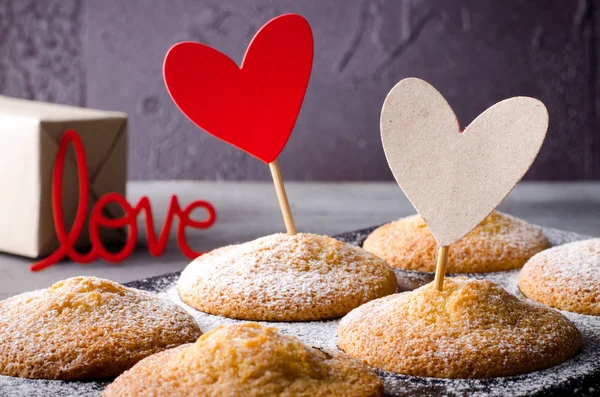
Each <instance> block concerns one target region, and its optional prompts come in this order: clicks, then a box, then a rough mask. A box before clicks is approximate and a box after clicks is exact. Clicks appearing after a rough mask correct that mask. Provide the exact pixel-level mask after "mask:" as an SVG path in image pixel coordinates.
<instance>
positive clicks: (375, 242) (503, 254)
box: [363, 212, 550, 274]
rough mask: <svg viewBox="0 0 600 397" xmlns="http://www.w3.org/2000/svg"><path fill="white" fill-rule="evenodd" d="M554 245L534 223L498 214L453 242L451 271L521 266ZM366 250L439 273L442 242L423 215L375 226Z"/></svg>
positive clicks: (408, 266)
mask: <svg viewBox="0 0 600 397" xmlns="http://www.w3.org/2000/svg"><path fill="white" fill-rule="evenodd" d="M549 246H550V244H549V243H548V240H547V239H546V237H545V236H544V234H543V233H542V232H541V230H539V229H538V228H536V227H535V226H532V225H530V224H529V223H527V222H525V221H523V220H521V219H517V218H514V217H512V216H510V215H506V214H503V213H501V212H493V213H492V214H491V215H490V216H488V217H487V218H486V219H485V220H484V221H483V222H481V224H479V226H477V227H476V228H475V229H473V231H472V232H471V233H469V234H467V235H466V236H465V237H463V238H462V239H461V240H459V241H457V242H455V243H453V244H451V245H450V248H449V252H448V264H447V266H446V271H447V272H448V273H450V274H452V273H487V272H497V271H503V270H512V269H519V268H521V267H522V266H523V265H524V264H525V262H527V260H528V259H529V258H531V257H532V256H533V255H535V254H537V253H538V252H540V251H542V250H544V249H546V248H548V247H549ZM363 248H364V249H366V250H367V251H369V252H372V253H374V254H375V255H377V256H379V257H380V258H383V259H385V260H386V261H387V262H388V263H389V264H390V265H391V266H393V267H396V268H400V269H404V270H414V271H419V272H435V266H436V258H437V250H438V246H437V243H436V241H435V239H434V237H433V235H432V234H431V232H430V231H429V228H428V227H427V224H426V223H425V222H424V221H423V218H421V217H420V216H419V215H413V216H409V217H407V218H403V219H400V220H397V221H394V222H391V223H388V224H385V225H383V226H381V227H379V228H377V229H375V230H374V231H373V232H372V233H371V234H370V235H369V236H368V237H367V239H366V240H365V242H364V244H363Z"/></svg>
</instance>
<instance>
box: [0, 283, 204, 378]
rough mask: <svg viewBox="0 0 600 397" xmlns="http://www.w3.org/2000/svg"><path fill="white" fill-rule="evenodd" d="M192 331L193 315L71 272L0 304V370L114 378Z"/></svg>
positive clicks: (194, 330) (37, 375)
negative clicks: (59, 279) (51, 283)
mask: <svg viewBox="0 0 600 397" xmlns="http://www.w3.org/2000/svg"><path fill="white" fill-rule="evenodd" d="M200 335H201V332H200V328H199V327H198V325H197V324H196V323H195V322H194V319H193V318H192V317H191V316H190V315H188V314H187V313H186V312H185V311H184V310H183V309H181V308H180V307H178V306H177V305H175V304H174V303H172V302H170V301H167V300H164V299H161V298H159V297H158V296H156V295H154V294H151V293H148V292H144V291H139V290H136V289H133V288H127V287H124V286H122V285H120V284H117V283H115V282H113V281H109V280H103V279H99V278H95V277H75V278H70V279H67V280H64V281H59V282H57V283H56V284H54V285H52V286H51V287H50V288H48V289H45V290H38V291H33V292H28V293H25V294H21V295H17V296H14V297H12V298H8V299H6V300H4V301H2V302H0V374H2V375H9V376H19V377H24V378H42V379H62V380H84V379H100V378H106V377H114V376H117V375H119V374H120V373H122V372H123V371H125V370H126V369H129V368H130V367H132V366H133V365H134V364H135V363H137V362H138V361H139V360H141V359H142V358H144V357H146V356H149V355H151V354H154V353H156V352H159V351H162V350H164V349H168V348H171V347H175V346H178V345H181V344H183V343H189V342H192V341H195V340H196V339H197V338H198V337H199V336H200Z"/></svg>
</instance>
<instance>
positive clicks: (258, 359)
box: [104, 323, 383, 397]
mask: <svg viewBox="0 0 600 397" xmlns="http://www.w3.org/2000/svg"><path fill="white" fill-rule="evenodd" d="M382 391H383V387H382V384H381V381H380V380H379V378H377V376H376V375H375V374H374V373H372V372H371V371H370V370H368V369H367V368H366V367H365V366H363V365H362V364H360V363H358V362H356V361H354V360H352V359H350V358H349V357H347V356H346V355H344V354H342V353H334V354H328V353H325V352H322V351H320V350H318V349H314V348H311V347H308V346H306V345H304V344H303V343H302V342H300V340H299V339H298V338H296V337H293V336H287V335H282V334H280V333H279V332H278V331H277V329H276V328H271V327H263V326H260V325H258V324H254V323H244V324H234V325H228V326H219V327H217V328H215V329H214V330H213V331H211V332H209V333H207V334H205V335H203V336H202V337H201V338H200V339H198V341H197V342H196V343H194V344H189V345H185V346H181V347H179V348H176V349H172V350H168V351H166V352H163V353H159V354H156V355H154V356H151V357H148V358H147V359H145V360H143V361H141V362H140V363H139V364H137V365H136V366H135V367H133V368H132V369H131V370H129V371H127V372H125V373H124V374H123V375H121V376H120V377H118V378H117V379H116V380H115V382H114V383H112V384H111V385H109V386H108V387H107V388H106V390H105V392H104V396H105V397H111V396H145V395H160V396H197V395H199V393H200V394H201V395H202V396H246V397H255V396H290V397H292V396H295V397H302V396H307V397H308V396H311V397H312V396H355V397H360V396H373V397H374V396H380V395H382Z"/></svg>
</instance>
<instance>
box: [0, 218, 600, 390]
mask: <svg viewBox="0 0 600 397" xmlns="http://www.w3.org/2000/svg"><path fill="white" fill-rule="evenodd" d="M373 229H374V228H368V229H363V230H358V231H355V232H349V233H344V234H341V235H338V236H335V237H336V238H338V239H339V240H342V241H345V242H348V243H350V244H353V245H358V246H360V245H361V244H362V242H363V241H364V239H365V238H366V237H367V235H368V234H369V233H370V232H371V231H373ZM543 231H544V234H545V235H546V236H547V237H548V239H549V240H550V243H551V244H552V245H553V246H554V245H561V244H565V243H568V242H572V241H577V240H584V239H587V238H590V237H588V236H583V235H579V234H575V233H570V232H564V231H560V230H556V229H545V228H544V229H543ZM396 273H397V275H398V278H399V280H400V281H399V284H400V289H401V290H411V289H414V288H417V287H418V286H420V285H423V284H426V283H428V282H430V281H431V280H432V279H433V274H430V273H420V272H412V271H402V270H397V271H396ZM179 274H180V273H179V272H177V273H170V274H166V275H163V276H158V277H152V278H148V279H144V280H138V281H133V282H131V283H127V284H126V285H128V286H130V287H135V288H139V289H143V290H147V291H152V292H156V293H159V294H160V295H163V296H165V297H167V298H168V299H171V300H173V301H174V302H176V303H177V304H179V305H181V306H182V307H183V308H184V309H186V310H187V311H188V312H189V313H190V314H191V315H193V316H194V318H195V319H196V321H197V322H198V323H199V325H200V328H201V329H202V331H203V332H207V331H209V330H211V329H212V328H214V327H215V326H217V325H220V324H229V323H234V322H237V321H239V320H233V319H228V318H224V317H220V316H213V315H209V314H206V313H202V312H199V311H197V310H195V309H193V308H191V307H189V306H187V305H185V304H184V303H183V302H181V300H179V297H178V295H177V293H176V291H175V283H176V281H177V279H178V278H179ZM517 274H518V272H517V271H510V272H497V273H487V274H485V275H484V274H470V275H469V276H470V277H476V278H489V279H492V280H494V281H496V282H498V283H500V284H502V285H503V286H504V287H505V288H507V289H508V290H509V291H510V292H512V293H514V294H517V295H520V292H519V290H518V288H517V286H516V275H517ZM563 313H564V314H565V315H566V316H567V317H569V318H570V319H571V320H572V321H574V322H575V323H576V324H577V326H578V328H579V329H580V330H581V332H582V334H583V339H584V347H583V348H582V350H581V352H579V354H578V355H577V356H575V357H574V358H573V359H571V360H569V361H567V362H565V363H563V364H560V365H558V366H555V367H553V368H549V369H546V370H543V371H537V372H533V373H530V374H525V375H520V376H514V377H506V378H493V379H476V380H468V379H434V378H421V377H414V376H405V375H398V374H393V373H389V372H385V371H377V373H378V375H379V376H380V377H381V378H382V380H383V382H384V386H385V392H386V395H387V396H508V395H510V396H563V395H569V396H570V395H578V396H598V395H600V358H599V357H600V317H595V316H585V315H579V314H574V313H568V312H563ZM338 322H339V320H332V321H314V322H303V323H273V322H271V323H266V324H268V325H271V326H276V327H278V328H279V329H280V330H281V332H283V333H286V334H291V335H296V336H298V337H299V338H300V339H302V340H303V341H304V342H305V343H308V344H311V345H313V346H317V347H320V348H325V349H336V348H337V347H336V329H337V325H338ZM107 383H108V382H63V381H49V380H31V379H21V378H13V377H8V376H0V397H4V396H38V397H50V396H58V395H60V396H90V397H92V396H93V397H98V396H100V395H101V394H102V390H103V389H104V387H105V386H106V384H107Z"/></svg>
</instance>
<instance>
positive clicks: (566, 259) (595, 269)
mask: <svg viewBox="0 0 600 397" xmlns="http://www.w3.org/2000/svg"><path fill="white" fill-rule="evenodd" d="M519 289H520V290H521V292H523V294H524V295H525V296H527V297H528V298H530V299H533V300H535V301H538V302H540V303H543V304H544V305H548V306H551V307H554V308H557V309H561V310H567V311H570V312H576V313H581V314H588V315H594V316H600V239H592V240H584V241H576V242H574V243H569V244H564V245H560V246H558V247H554V248H551V249H549V250H546V251H544V252H540V253H539V254H537V255H535V256H534V257H533V258H531V259H530V260H529V262H527V263H526V264H525V266H523V270H521V273H520V274H519Z"/></svg>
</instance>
